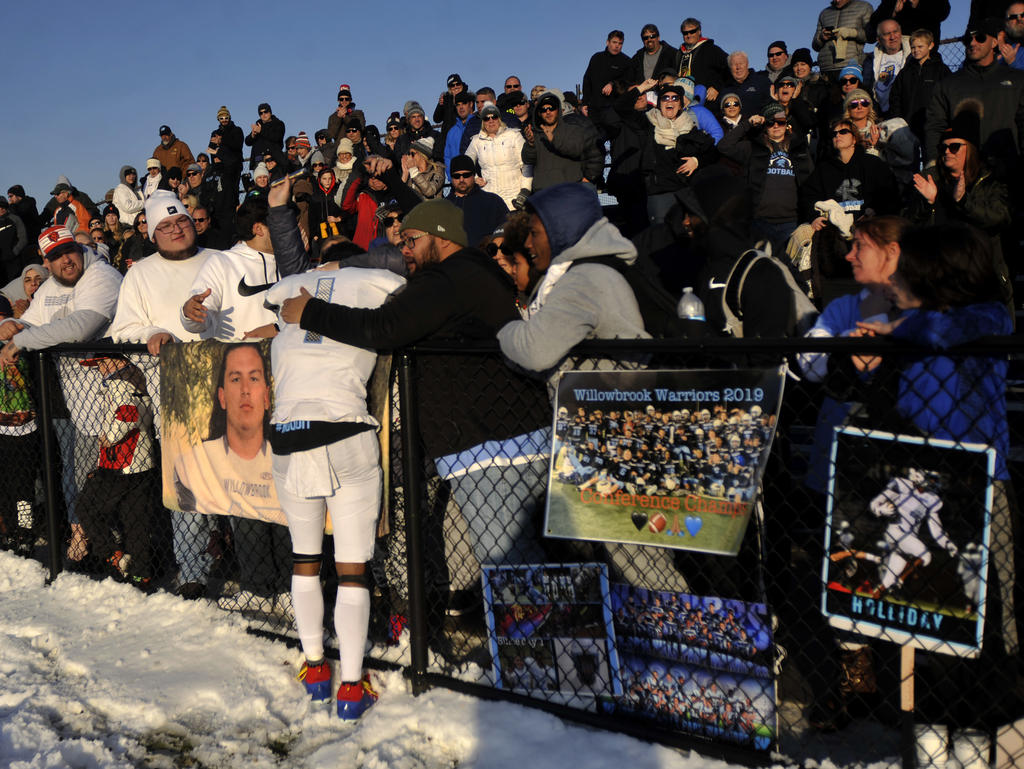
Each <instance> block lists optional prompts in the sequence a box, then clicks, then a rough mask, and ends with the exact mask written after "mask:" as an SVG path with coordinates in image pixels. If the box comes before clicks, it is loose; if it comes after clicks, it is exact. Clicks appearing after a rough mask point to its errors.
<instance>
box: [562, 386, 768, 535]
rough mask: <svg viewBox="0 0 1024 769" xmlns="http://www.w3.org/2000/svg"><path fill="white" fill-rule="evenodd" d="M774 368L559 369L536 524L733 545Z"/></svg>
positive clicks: (763, 455) (753, 491)
mask: <svg viewBox="0 0 1024 769" xmlns="http://www.w3.org/2000/svg"><path fill="white" fill-rule="evenodd" d="M784 377H785V374H784V370H783V369H782V368H781V367H780V368H778V369H737V370H689V371H574V372H568V373H566V374H564V375H563V376H562V378H561V380H560V382H559V385H558V396H557V401H556V403H555V425H554V436H553V439H552V449H551V476H550V479H549V484H548V499H547V510H546V517H545V534H546V535H547V536H549V537H566V538H570V539H590V540H599V541H605V542H623V543H633V544H640V545H656V546H658V547H671V548H678V549H682V550H694V551H700V552H706V553H718V554H725V555H735V554H736V552H737V551H738V550H739V546H740V542H741V541H742V540H743V535H744V533H745V532H746V530H747V523H748V522H749V520H750V512H751V510H752V509H753V506H754V502H755V499H756V497H757V490H758V487H759V484H760V481H761V476H762V474H763V473H764V467H765V463H766V462H767V460H768V453H769V450H770V448H771V443H772V439H773V437H774V435H775V427H776V422H777V419H778V409H779V404H780V403H781V401H782V388H783V381H784Z"/></svg>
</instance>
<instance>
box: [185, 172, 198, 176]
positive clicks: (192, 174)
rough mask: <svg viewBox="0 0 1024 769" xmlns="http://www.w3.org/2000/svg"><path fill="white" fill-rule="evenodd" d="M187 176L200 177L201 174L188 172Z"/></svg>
mask: <svg viewBox="0 0 1024 769" xmlns="http://www.w3.org/2000/svg"><path fill="white" fill-rule="evenodd" d="M187 175H188V176H201V174H200V173H199V172H198V171H189V172H188V174H187Z"/></svg>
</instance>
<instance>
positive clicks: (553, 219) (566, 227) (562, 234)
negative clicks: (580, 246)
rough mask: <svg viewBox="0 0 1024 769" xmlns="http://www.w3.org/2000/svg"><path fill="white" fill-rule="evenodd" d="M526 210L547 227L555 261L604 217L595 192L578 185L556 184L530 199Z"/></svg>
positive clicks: (587, 186)
mask: <svg viewBox="0 0 1024 769" xmlns="http://www.w3.org/2000/svg"><path fill="white" fill-rule="evenodd" d="M526 210H527V211H530V212H531V213H534V214H537V216H538V217H540V220H541V222H542V223H543V224H544V229H545V230H546V231H547V234H548V243H549V245H550V246H551V258H552V259H554V258H555V257H556V256H558V255H559V254H560V253H562V252H563V251H565V249H567V248H569V247H570V246H572V245H574V244H576V243H577V242H579V240H580V238H582V237H583V235H584V234H585V233H586V232H587V230H589V229H590V228H591V227H592V226H594V224H595V223H596V222H598V221H599V220H600V219H601V218H602V217H603V216H604V214H603V213H602V211H601V201H600V200H598V198H597V192H595V191H594V188H593V187H591V186H590V185H587V184H579V183H568V184H556V185H555V186H554V187H548V188H547V189H544V190H541V191H540V192H538V193H536V194H535V195H531V196H530V197H529V198H528V199H527V202H526Z"/></svg>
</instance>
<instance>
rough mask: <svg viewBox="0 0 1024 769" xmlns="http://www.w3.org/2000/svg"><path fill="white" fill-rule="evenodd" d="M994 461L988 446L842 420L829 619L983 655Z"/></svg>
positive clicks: (834, 485)
mask: <svg viewBox="0 0 1024 769" xmlns="http://www.w3.org/2000/svg"><path fill="white" fill-rule="evenodd" d="M994 468H995V449H992V448H989V447H987V446H981V445H974V444H955V443H952V442H950V441H944V440H935V439H931V440H926V439H924V438H919V437H913V436H904V435H892V434H890V433H883V432H879V431H865V430H861V429H858V428H853V427H843V428H837V430H836V433H835V439H834V441H833V447H832V468H831V478H830V484H829V500H828V528H827V531H826V535H825V537H826V539H825V553H826V557H825V559H824V561H823V564H822V585H823V591H822V611H823V612H824V613H825V615H826V616H827V617H828V619H829V623H830V624H832V625H833V626H835V627H837V628H841V629H844V630H852V631H854V632H856V633H860V634H862V635H866V636H873V637H877V638H883V639H885V640H888V641H893V642H895V643H900V644H911V645H913V646H915V647H916V648H919V649H926V650H928V651H932V652H942V653H946V654H956V655H959V656H967V657H971V656H976V655H977V654H978V653H979V651H980V649H981V638H982V629H983V627H984V622H985V593H986V587H987V586H986V580H985V575H986V573H987V570H988V557H989V521H990V518H991V510H992V500H993V482H992V473H993V471H994Z"/></svg>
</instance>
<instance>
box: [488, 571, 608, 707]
mask: <svg viewBox="0 0 1024 769" xmlns="http://www.w3.org/2000/svg"><path fill="white" fill-rule="evenodd" d="M482 579H483V586H484V608H485V611H486V617H487V628H488V634H489V637H490V644H491V659H492V660H493V664H494V676H495V682H496V686H497V687H498V688H500V689H511V690H513V691H516V692H519V693H521V694H529V695H531V696H533V697H540V698H542V699H548V700H554V701H558V702H562V703H564V704H569V703H571V704H572V705H573V706H574V707H585V708H589V709H591V710H595V709H596V698H597V697H608V696H612V695H617V694H621V692H622V686H621V684H620V682H619V663H618V656H617V654H616V652H615V638H614V635H613V633H612V623H611V608H610V606H611V605H610V603H609V600H608V573H607V567H606V566H605V565H604V564H596V563H584V564H574V565H572V566H543V565H538V566H485V567H484V570H483V575H482ZM581 699H582V700H583V701H582V703H581Z"/></svg>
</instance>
